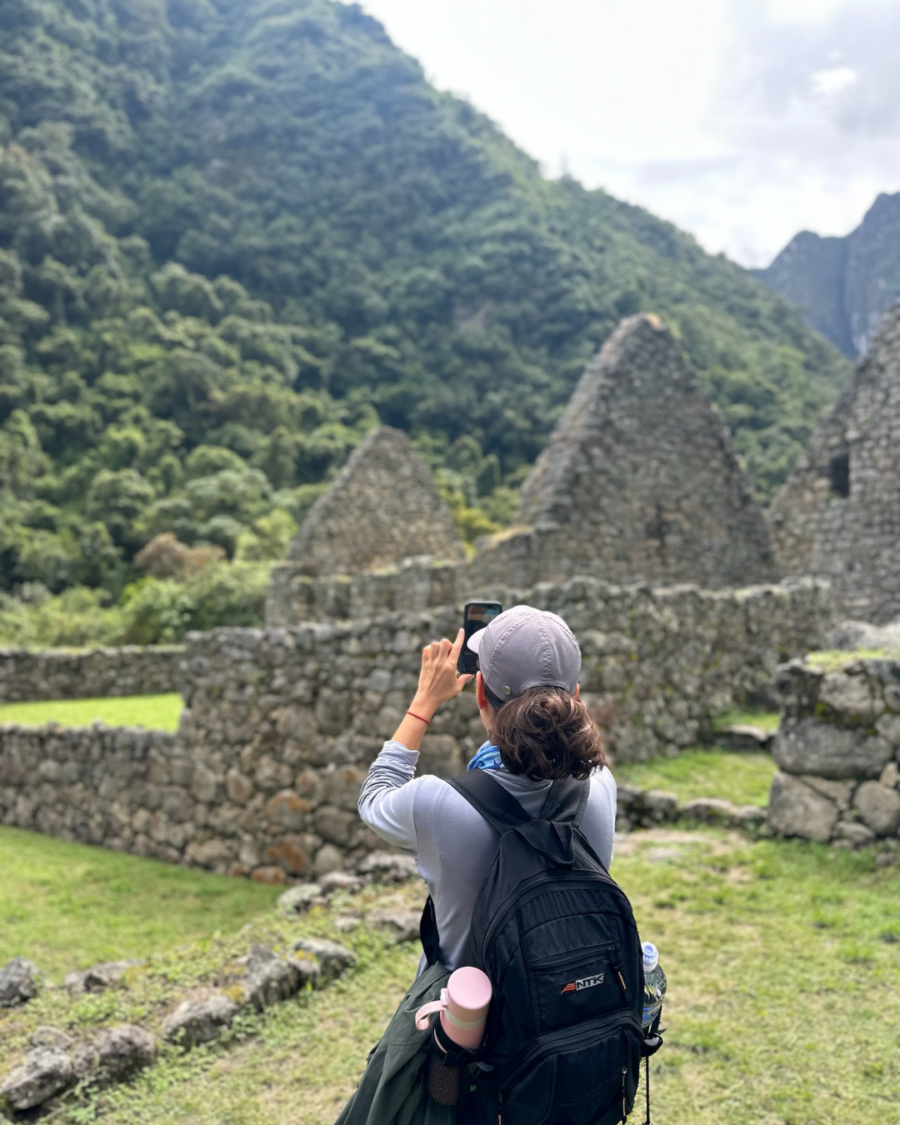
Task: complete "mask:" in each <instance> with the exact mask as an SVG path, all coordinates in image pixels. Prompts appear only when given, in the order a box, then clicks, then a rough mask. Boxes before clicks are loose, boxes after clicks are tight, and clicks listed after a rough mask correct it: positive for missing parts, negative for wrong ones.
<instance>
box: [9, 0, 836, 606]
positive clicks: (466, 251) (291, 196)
mask: <svg viewBox="0 0 900 1125" xmlns="http://www.w3.org/2000/svg"><path fill="white" fill-rule="evenodd" d="M637 310H648V311H656V312H659V313H661V314H662V315H663V316H665V317H666V318H667V319H668V320H669V321H670V323H671V324H672V325H673V327H674V329H675V331H676V332H677V333H678V334H679V335H680V338H681V340H682V341H683V344H684V347H685V349H686V351H687V353H688V354H689V358H690V360H691V362H692V363H693V364H694V366H695V367H696V368H697V370H698V371H699V373H700V376H701V378H702V380H703V382H704V384H705V386H706V387H707V389H708V390H709V392H710V394H711V395H712V397H713V399H714V400H715V401H716V402H717V403H718V405H719V407H720V408H721V410H722V411H723V413H724V415H725V417H726V419H727V420H728V422H729V423H730V425H731V426H732V428H733V430H734V432H735V435H736V441H737V445H738V449H739V450H740V451H741V452H742V453H743V455H744V457H745V459H746V462H747V465H748V468H749V471H750V473H751V475H752V477H753V480H754V483H755V486H756V488H757V491H758V493H759V495H760V496H761V497H762V498H763V499H765V498H767V497H768V496H770V495H771V493H772V491H773V489H774V487H775V486H776V485H777V484H778V483H779V482H780V481H781V480H782V479H783V478H784V476H785V474H786V472H787V470H788V468H789V466H790V464H791V463H792V461H793V459H794V457H795V456H796V454H797V452H798V450H799V449H800V448H801V447H802V445H803V443H804V442H805V441H806V439H807V437H808V435H809V434H810V432H811V429H812V427H813V426H814V425H815V423H816V421H817V419H818V418H819V416H820V414H821V412H822V411H823V409H824V408H825V407H826V406H827V405H828V403H829V402H830V401H831V400H832V399H833V397H834V395H835V393H836V390H837V387H838V385H839V383H840V382H841V381H842V379H843V378H844V377H845V375H846V373H847V366H846V362H845V361H844V360H843V359H842V358H841V357H840V356H839V355H838V353H837V352H836V351H835V350H834V349H833V348H832V347H831V346H830V345H829V344H828V343H826V342H825V341H824V340H823V339H822V338H821V337H819V336H817V335H816V334H815V333H813V332H811V331H810V330H809V329H808V328H807V327H806V326H805V325H804V324H803V322H802V319H801V316H800V314H799V313H798V312H797V311H795V310H794V309H792V308H791V306H789V305H788V304H787V303H786V302H785V301H784V300H782V299H781V298H780V297H777V296H776V295H774V294H772V293H770V292H769V291H768V290H766V288H765V287H764V286H763V285H762V284H761V283H760V282H758V281H757V280H755V279H754V278H753V277H751V276H750V275H749V274H748V273H747V272H746V271H744V270H742V269H740V268H739V267H738V266H736V265H734V264H732V263H730V262H728V261H726V260H725V259H723V258H721V257H718V258H716V257H711V256H709V255H707V254H705V253H703V252H702V251H701V250H700V248H699V247H698V246H697V244H696V243H695V242H694V241H693V240H692V239H691V238H690V237H688V236H686V235H684V234H682V233H680V232H679V231H678V230H676V229H675V228H674V227H672V226H671V225H669V224H667V223H664V222H661V221H659V220H657V219H655V218H653V217H652V216H651V215H649V214H647V213H646V212H644V211H642V210H640V209H637V208H633V207H629V206H626V205H624V204H622V203H619V202H617V201H616V200H614V199H613V198H611V197H610V196H608V195H606V194H605V193H603V192H599V191H593V192H588V191H585V190H584V189H583V188H582V187H580V186H579V185H578V184H577V183H576V182H574V181H573V180H571V179H563V180H562V181H557V182H550V181H548V180H546V179H545V178H543V177H542V175H541V173H540V170H539V168H538V167H537V165H536V164H535V163H534V162H533V161H532V160H530V159H529V158H528V157H527V156H525V155H524V154H523V153H522V152H520V151H519V150H517V149H516V148H515V147H514V146H513V145H512V144H511V143H510V142H509V141H508V140H507V139H506V138H505V137H503V135H502V134H501V133H500V132H499V131H498V130H497V129H496V128H495V127H494V126H493V125H492V124H491V123H490V122H489V121H488V120H487V119H486V118H485V117H483V116H482V115H481V114H479V113H478V112H477V111H476V110H474V109H473V108H472V107H471V106H469V105H468V104H466V103H465V102H462V101H460V100H458V99H455V98H453V97H450V96H448V95H444V94H440V93H438V92H436V91H435V90H434V89H432V88H431V87H430V86H429V85H428V84H427V82H426V81H425V79H424V77H423V74H422V70H421V68H420V67H419V65H418V64H417V63H416V62H414V61H413V60H412V59H410V58H408V57H407V56H405V55H404V54H402V53H401V52H400V51H398V50H397V49H396V48H395V47H394V46H393V45H392V44H391V42H390V40H389V39H388V37H387V36H386V34H385V32H384V31H383V29H382V28H381V26H380V25H379V24H378V23H377V22H375V21H374V20H372V19H371V18H369V17H368V16H366V15H365V14H364V13H363V12H362V11H361V10H360V9H359V8H357V7H355V6H344V5H341V4H335V3H330V2H328V0H168V2H165V0H2V3H0V589H2V588H7V589H9V588H12V587H15V586H17V585H18V584H20V583H22V582H27V581H39V582H42V583H44V584H45V585H47V586H48V587H50V588H51V589H61V588H63V587H65V586H67V585H69V584H72V583H85V584H88V585H104V586H106V587H108V588H111V589H116V588H117V587H119V586H120V585H121V583H122V582H123V581H125V580H126V579H127V577H128V576H129V574H131V573H132V572H131V570H130V561H131V559H132V558H133V556H134V553H135V552H136V551H137V550H138V549H139V548H140V547H141V546H142V545H143V544H144V543H146V542H147V541H148V540H149V539H151V538H152V537H153V536H154V535H156V534H158V533H160V532H164V531H171V532H174V533H175V534H176V535H177V536H178V537H179V538H180V539H181V540H182V541H184V542H187V543H196V542H202V541H207V542H213V543H218V544H220V545H221V546H223V547H224V548H225V549H226V550H227V551H228V552H229V553H231V552H233V551H234V550H235V546H236V544H238V542H239V540H241V536H244V539H243V540H242V542H244V543H245V545H246V544H247V543H248V542H249V543H250V547H249V548H248V553H249V554H251V555H252V553H253V552H254V551H256V553H257V554H259V553H260V552H262V553H263V554H264V553H265V550H266V542H267V536H268V537H269V540H268V541H269V542H276V543H277V542H279V529H281V534H282V538H283V529H284V526H285V524H286V523H289V522H290V521H289V520H288V518H287V516H279V515H278V513H279V512H286V513H289V514H290V515H291V516H292V517H293V518H295V519H296V518H298V517H299V516H300V515H301V514H302V512H303V511H304V510H305V508H306V507H307V506H308V504H309V503H310V500H311V497H312V496H313V495H314V494H315V491H316V489H317V486H319V484H320V482H322V481H323V480H325V479H327V478H328V476H329V475H330V474H331V473H333V472H334V470H335V469H336V468H337V467H338V466H339V465H340V464H341V463H342V462H343V460H344V459H345V458H346V455H347V453H348V451H349V449H350V448H352V447H353V446H354V445H355V444H357V443H358V442H359V440H361V437H362V435H363V434H364V433H365V432H366V431H367V429H369V428H370V427H371V426H372V425H374V424H375V423H376V421H377V420H378V419H380V420H382V421H384V422H386V423H389V424H391V425H395V426H399V427H402V428H404V429H406V430H408V431H409V432H410V433H411V434H412V435H413V436H414V438H415V439H416V441H417V444H418V445H419V447H420V448H421V449H422V450H423V452H424V453H425V454H426V456H428V457H429V458H430V459H431V461H432V463H433V464H434V465H435V467H436V468H439V469H440V470H441V473H442V478H443V480H444V484H445V487H446V488H448V489H449V490H451V491H452V492H453V496H452V499H453V501H454V503H455V506H456V510H457V514H458V516H459V518H460V520H461V522H462V523H463V524H464V525H465V526H466V527H467V528H468V529H469V531H470V532H472V533H474V532H475V531H477V530H478V529H479V527H488V526H489V524H488V522H487V519H488V517H493V518H494V519H501V520H502V519H503V518H504V516H505V515H506V514H507V513H508V512H509V511H510V510H511V501H512V499H513V497H514V491H513V490H514V489H515V488H516V487H517V485H518V483H519V481H520V480H521V477H522V474H523V472H525V471H526V470H527V467H528V466H529V465H530V463H531V462H532V461H533V460H534V458H535V456H536V454H537V452H538V451H539V449H540V448H541V445H542V443H543V442H544V440H545V438H546V436H547V434H548V433H549V431H550V429H551V428H552V425H553V423H554V421H555V419H556V417H557V416H558V414H559V412H560V410H561V409H562V407H563V406H564V405H565V402H566V400H567V398H568V395H569V393H570V391H571V389H572V388H573V386H574V384H575V382H576V380H577V378H578V376H579V374H580V372H581V369H582V366H583V364H584V362H585V360H586V359H587V358H588V356H590V355H591V353H592V352H593V351H594V350H595V349H596V348H597V347H598V346H599V345H600V344H601V343H602V341H603V340H604V339H605V337H606V336H607V335H608V334H609V332H610V331H611V330H612V329H613V327H614V326H615V324H616V323H617V321H618V320H619V318H620V317H621V316H623V315H626V314H629V313H632V312H635V311H637ZM273 512H274V513H275V515H274V516H273V515H272V513H273ZM279 520H281V522H280V523H279ZM260 521H261V522H260ZM251 527H253V528H255V538H254V536H253V534H250V533H249V532H248V530H247V529H249V528H251ZM248 534H249V535H250V539H249V540H248V539H247V536H248Z"/></svg>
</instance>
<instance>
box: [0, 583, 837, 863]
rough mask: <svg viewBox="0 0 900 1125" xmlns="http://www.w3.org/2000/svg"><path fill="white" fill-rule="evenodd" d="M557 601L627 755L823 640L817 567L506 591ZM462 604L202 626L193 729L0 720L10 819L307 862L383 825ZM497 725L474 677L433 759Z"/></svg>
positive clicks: (435, 732) (545, 602)
mask: <svg viewBox="0 0 900 1125" xmlns="http://www.w3.org/2000/svg"><path fill="white" fill-rule="evenodd" d="M493 592H495V593H496V594H498V595H499V596H500V598H501V600H502V601H503V602H504V604H506V605H513V604H515V603H516V602H517V601H523V600H527V601H529V602H531V603H532V604H534V605H537V606H539V607H542V608H544V609H549V610H552V611H554V612H556V613H559V614H561V615H562V616H563V617H564V618H565V619H566V620H567V621H568V622H569V623H570V625H571V626H572V628H573V629H574V631H575V633H576V635H577V636H578V638H579V641H580V643H581V646H582V653H583V657H584V664H583V668H582V676H581V684H582V691H583V692H584V694H585V699H586V700H587V702H588V705H589V706H590V708H591V710H592V712H593V714H594V716H595V717H596V719H597V721H598V723H599V724H600V726H601V728H602V729H603V730H604V731H605V732H606V734H607V739H608V741H609V743H610V745H611V748H612V749H613V750H614V752H615V754H616V755H617V756H618V757H619V759H620V760H626V759H645V758H649V757H651V756H652V755H653V754H655V753H658V752H660V751H676V750H677V749H678V748H680V747H684V746H688V745H691V744H692V743H696V742H697V741H698V740H699V739H700V738H701V737H702V735H703V733H704V732H705V731H706V730H708V729H709V727H710V721H711V716H713V715H715V714H716V713H718V712H720V711H722V710H724V709H725V708H727V707H728V706H730V705H731V704H732V703H733V702H734V701H735V700H736V699H737V698H740V697H742V696H743V695H746V694H747V693H750V692H752V691H753V690H754V689H756V688H757V687H758V686H759V685H760V684H762V683H764V682H766V681H768V679H769V678H770V677H771V675H772V673H773V672H774V670H775V668H776V666H777V665H778V663H779V662H781V661H783V660H785V659H787V658H788V657H790V656H791V655H796V654H800V653H803V652H806V651H808V650H809V649H811V648H816V647H820V646H821V643H822V640H823V630H827V629H828V628H829V627H830V625H831V614H830V602H829V597H828V591H827V589H826V588H825V587H823V586H822V585H820V584H817V583H815V582H813V581H802V582H797V583H793V584H791V583H788V584H783V585H779V586H767V587H757V588H751V589H748V590H744V591H718V592H702V591H700V590H698V589H696V588H695V587H688V586H685V587H676V588H673V589H669V590H657V591H654V590H652V589H651V588H649V587H647V586H635V587H627V588H626V587H615V586H609V585H607V584H606V583H603V582H600V581H598V580H596V579H573V580H571V581H569V582H567V583H565V584H562V585H543V586H538V587H536V588H535V589H533V590H531V591H528V592H527V593H526V594H522V593H520V592H517V591H510V590H503V589H499V588H498V589H496V590H495V591H493ZM459 620H460V611H459V609H458V607H457V606H445V607H443V608H440V609H437V610H431V611H427V612H422V613H391V614H387V615H382V616H376V617H371V618H366V619H361V620H358V621H354V622H349V623H340V624H336V623H335V624H326V623H313V624H307V625H304V626H300V627H296V628H291V629H215V630H212V631H210V632H208V633H194V634H191V635H190V636H189V638H188V644H187V650H186V655H185V661H184V698H185V710H184V712H183V714H182V720H181V727H180V729H179V732H178V734H177V735H170V734H165V733H162V732H150V731H139V730H127V729H121V728H116V729H109V728H105V727H103V726H101V725H99V724H98V725H95V726H93V727H89V728H84V729H80V730H78V729H62V728H40V729H28V728H24V727H6V728H0V823H4V824H10V825H15V826H18V827H21V828H30V829H37V830H38V831H42V832H46V833H48V834H51V835H58V836H62V837H64V838H68V839H77V840H84V841H86V842H89V843H95V844H104V845H106V846H108V847H113V848H118V849H121V850H125V851H129V852H133V853H136V854H138V855H150V856H156V857H158V858H160V859H163V860H167V861H169V862H173V863H186V864H191V865H195V866H200V867H205V868H208V869H211V870H214V871H220V872H231V873H233V874H236V875H250V876H252V877H253V878H254V879H257V880H266V881H272V882H287V881H291V880H308V879H309V877H310V876H311V875H312V876H315V877H319V876H322V875H325V874H326V873H328V872H332V871H337V870H338V869H340V868H344V867H347V866H349V865H351V864H352V863H353V862H354V861H357V860H360V859H362V858H363V857H365V856H366V855H367V854H369V853H370V852H371V851H372V849H373V848H374V847H378V846H379V843H378V841H377V839H376V837H375V836H374V835H373V834H372V833H371V832H369V830H368V829H367V828H365V826H364V825H363V824H362V823H361V821H360V819H359V815H358V813H357V808H356V805H357V799H358V795H359V790H360V785H361V783H362V780H363V778H364V776H365V773H366V770H367V768H368V766H369V764H370V763H371V762H372V760H373V759H374V757H375V756H376V754H377V753H378V751H379V749H380V748H381V745H382V741H383V740H384V739H385V738H387V737H389V736H390V735H391V734H392V733H393V731H394V729H395V728H396V726H397V725H398V723H399V721H400V718H401V716H402V714H403V711H404V709H405V708H406V706H407V705H408V703H409V699H410V697H411V695H412V693H413V691H414V688H415V684H416V677H417V672H418V667H419V659H420V651H421V648H422V646H423V645H424V644H425V643H426V642H428V641H430V640H433V639H434V638H435V637H439V636H442V635H448V634H451V633H454V632H455V630H456V628H457V627H458V623H459ZM482 738H483V729H482V727H481V721H480V719H479V717H478V709H477V705H476V703H475V699H474V696H473V694H472V692H471V691H467V692H465V693H463V695H462V696H460V697H459V698H458V699H456V700H454V701H452V702H451V703H450V704H448V705H447V707H445V708H443V709H442V710H441V712H440V713H439V714H438V715H437V716H436V717H435V720H434V722H433V723H432V725H431V728H430V730H429V733H428V735H427V736H426V738H425V740H424V743H423V747H422V758H421V762H420V771H421V772H426V773H433V774H437V775H439V776H445V777H446V776H450V775H452V774H454V773H458V772H460V771H461V770H462V769H463V768H464V764H465V762H466V760H467V759H468V757H469V756H470V755H471V754H472V753H473V752H474V750H475V749H476V748H477V746H478V745H479V743H480V742H481V740H482Z"/></svg>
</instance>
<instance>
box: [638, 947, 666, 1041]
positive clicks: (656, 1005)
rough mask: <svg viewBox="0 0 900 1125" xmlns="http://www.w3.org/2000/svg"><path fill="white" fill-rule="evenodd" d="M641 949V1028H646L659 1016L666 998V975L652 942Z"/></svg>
mask: <svg viewBox="0 0 900 1125" xmlns="http://www.w3.org/2000/svg"><path fill="white" fill-rule="evenodd" d="M641 948H642V949H643V951H644V1017H643V1019H642V1020H641V1026H642V1027H644V1028H648V1027H650V1025H651V1024H652V1023H653V1021H654V1020H655V1019H656V1017H657V1016H658V1015H659V1012H660V1009H661V1008H662V1005H663V1000H665V998H666V974H665V973H664V972H663V968H662V965H660V963H659V951H658V950H657V948H656V946H655V945H654V944H653V942H652V941H645V942H644V943H643V945H642V946H641Z"/></svg>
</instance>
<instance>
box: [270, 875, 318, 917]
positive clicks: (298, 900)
mask: <svg viewBox="0 0 900 1125" xmlns="http://www.w3.org/2000/svg"><path fill="white" fill-rule="evenodd" d="M324 901H325V900H324V898H323V895H322V888H321V887H320V886H319V884H318V883H300V884H298V886H296V887H291V889H290V890H289V891H285V892H284V894H283V895H279V896H278V902H277V903H276V904H275V907H276V909H277V910H278V913H279V914H284V915H286V916H287V917H289V918H293V917H297V916H299V915H300V914H305V913H306V911H307V910H309V908H310V906H313V905H315V904H316V903H319V902H324Z"/></svg>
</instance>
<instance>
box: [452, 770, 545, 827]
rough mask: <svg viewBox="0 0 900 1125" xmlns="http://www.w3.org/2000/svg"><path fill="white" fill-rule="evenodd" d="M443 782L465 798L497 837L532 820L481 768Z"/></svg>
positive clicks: (512, 797) (511, 796)
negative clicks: (497, 834)
mask: <svg viewBox="0 0 900 1125" xmlns="http://www.w3.org/2000/svg"><path fill="white" fill-rule="evenodd" d="M447 784H448V785H452V786H453V788H454V789H455V790H456V791H457V793H459V795H460V796H461V797H465V799H466V800H467V801H468V802H469V804H470V805H471V806H472V807H473V808H474V809H475V810H476V811H477V812H479V813H481V815H482V816H483V817H484V819H485V820H486V821H487V822H488V824H489V825H490V826H491V828H493V829H494V831H495V832H497V833H499V834H500V835H501V836H502V835H504V833H506V832H509V831H511V830H512V829H513V828H520V827H521V826H522V825H523V824H528V822H529V821H530V820H531V819H532V818H531V817H530V816H529V815H528V813H527V812H526V811H525V810H524V809H523V808H522V806H521V805H520V804H519V802H518V801H517V800H516V799H515V797H514V796H513V795H512V793H510V792H508V791H507V790H506V789H504V787H503V786H502V785H501V784H500V783H499V782H498V781H494V779H493V778H491V777H488V775H487V773H486V772H485V771H484V770H469V772H468V773H464V774H460V776H459V777H450V778H448V779H447Z"/></svg>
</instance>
